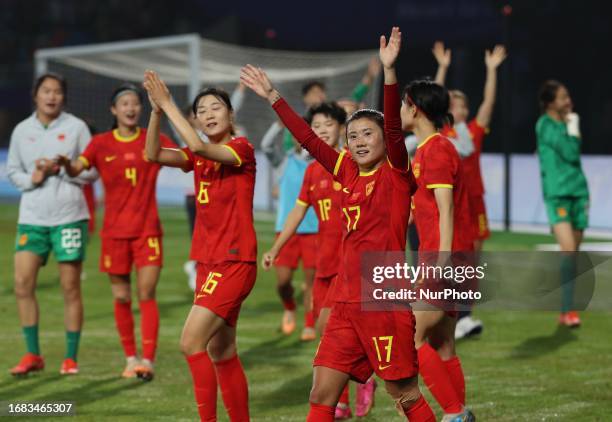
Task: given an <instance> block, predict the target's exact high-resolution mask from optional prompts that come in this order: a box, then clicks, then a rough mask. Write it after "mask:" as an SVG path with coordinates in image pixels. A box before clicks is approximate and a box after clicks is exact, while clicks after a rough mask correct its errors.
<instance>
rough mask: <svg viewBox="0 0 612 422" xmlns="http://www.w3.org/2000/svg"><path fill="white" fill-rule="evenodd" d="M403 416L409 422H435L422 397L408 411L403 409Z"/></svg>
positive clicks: (429, 408)
mask: <svg viewBox="0 0 612 422" xmlns="http://www.w3.org/2000/svg"><path fill="white" fill-rule="evenodd" d="M404 415H406V418H407V419H408V420H409V421H410V422H436V416H435V415H434V413H433V411H432V410H431V407H429V404H428V403H427V400H425V397H423V396H421V397H420V398H419V399H418V400H417V401H416V402H415V403H414V404H413V405H412V406H410V407H409V408H408V409H404Z"/></svg>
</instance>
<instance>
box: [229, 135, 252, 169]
mask: <svg viewBox="0 0 612 422" xmlns="http://www.w3.org/2000/svg"><path fill="white" fill-rule="evenodd" d="M223 146H224V147H225V148H227V149H229V150H230V151H231V153H232V154H233V155H234V157H236V159H237V160H238V164H236V166H238V167H240V166H243V165H245V164H251V163H255V150H254V149H253V145H251V144H250V143H249V141H247V140H246V138H236V139H232V140H231V141H229V142H228V143H227V144H225V145H223Z"/></svg>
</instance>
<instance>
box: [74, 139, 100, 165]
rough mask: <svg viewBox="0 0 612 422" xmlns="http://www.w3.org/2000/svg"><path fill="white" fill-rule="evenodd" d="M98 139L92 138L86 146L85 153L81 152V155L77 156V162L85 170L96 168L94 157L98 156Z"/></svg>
mask: <svg viewBox="0 0 612 422" xmlns="http://www.w3.org/2000/svg"><path fill="white" fill-rule="evenodd" d="M99 139H100V138H99V137H98V136H94V137H93V138H92V139H91V142H89V144H87V147H86V148H85V151H83V152H82V153H81V155H79V161H81V162H82V163H83V164H84V165H85V168H87V169H90V168H92V167H97V161H96V156H97V155H98V154H97V152H98V147H97V145H98V144H99V143H100V141H99Z"/></svg>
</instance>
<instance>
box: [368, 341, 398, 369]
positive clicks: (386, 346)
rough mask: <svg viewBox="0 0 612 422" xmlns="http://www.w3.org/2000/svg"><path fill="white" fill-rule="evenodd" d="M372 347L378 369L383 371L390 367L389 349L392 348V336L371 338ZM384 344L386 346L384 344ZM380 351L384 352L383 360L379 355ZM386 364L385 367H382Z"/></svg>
mask: <svg viewBox="0 0 612 422" xmlns="http://www.w3.org/2000/svg"><path fill="white" fill-rule="evenodd" d="M372 341H373V342H374V347H375V348H376V357H377V358H378V362H379V363H378V369H379V370H381V371H382V370H385V369H387V368H388V367H390V366H391V364H390V362H391V348H392V347H393V336H381V337H372ZM385 343H386V344H385ZM381 346H382V347H381ZM381 350H384V351H385V359H384V360H383V357H382V355H381V353H380V352H381ZM383 364H386V365H383Z"/></svg>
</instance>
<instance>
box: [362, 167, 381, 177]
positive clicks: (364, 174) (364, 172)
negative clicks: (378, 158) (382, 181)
mask: <svg viewBox="0 0 612 422" xmlns="http://www.w3.org/2000/svg"><path fill="white" fill-rule="evenodd" d="M379 168H380V166H379V167H376V168H375V169H374V170H372V171H360V172H359V175H360V176H362V177H363V176H371V175H373V174H374V173H376V172H377V171H378V169H379Z"/></svg>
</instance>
